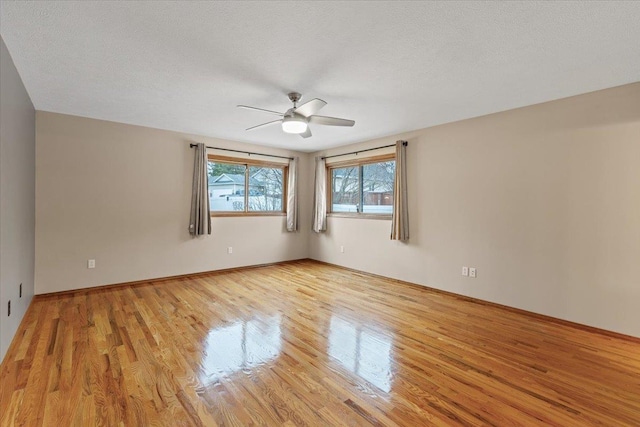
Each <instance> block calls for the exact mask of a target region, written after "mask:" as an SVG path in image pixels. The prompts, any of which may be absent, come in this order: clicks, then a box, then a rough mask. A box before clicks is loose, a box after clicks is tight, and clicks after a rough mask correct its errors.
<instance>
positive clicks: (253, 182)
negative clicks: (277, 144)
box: [249, 166, 284, 212]
mask: <svg viewBox="0 0 640 427" xmlns="http://www.w3.org/2000/svg"><path fill="white" fill-rule="evenodd" d="M283 172H284V168H271V167H263V166H249V210H250V211H262V212H273V211H275V212H282V211H283V208H282V199H283V190H284V183H283V181H284V180H283V176H284V173H283Z"/></svg>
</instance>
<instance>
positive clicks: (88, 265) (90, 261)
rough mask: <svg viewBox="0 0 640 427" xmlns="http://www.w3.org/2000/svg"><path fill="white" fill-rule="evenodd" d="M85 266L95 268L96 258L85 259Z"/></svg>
mask: <svg viewBox="0 0 640 427" xmlns="http://www.w3.org/2000/svg"><path fill="white" fill-rule="evenodd" d="M87 268H96V260H95V259H90V260H87Z"/></svg>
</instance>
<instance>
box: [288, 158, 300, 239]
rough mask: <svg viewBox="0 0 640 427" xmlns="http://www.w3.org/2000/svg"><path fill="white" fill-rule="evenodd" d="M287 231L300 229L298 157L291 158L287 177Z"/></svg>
mask: <svg viewBox="0 0 640 427" xmlns="http://www.w3.org/2000/svg"><path fill="white" fill-rule="evenodd" d="M287 231H298V158H297V157H296V158H293V159H291V160H289V177H288V178H287Z"/></svg>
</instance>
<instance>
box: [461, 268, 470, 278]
mask: <svg viewBox="0 0 640 427" xmlns="http://www.w3.org/2000/svg"><path fill="white" fill-rule="evenodd" d="M462 275H463V276H468V275H469V267H462Z"/></svg>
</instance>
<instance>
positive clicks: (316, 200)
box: [311, 157, 327, 233]
mask: <svg viewBox="0 0 640 427" xmlns="http://www.w3.org/2000/svg"><path fill="white" fill-rule="evenodd" d="M312 214H313V217H312V224H311V229H312V230H313V231H315V232H316V233H320V232H321V231H326V230H327V165H326V162H325V160H324V159H323V158H322V157H316V178H315V183H314V187H313V212H312Z"/></svg>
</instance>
